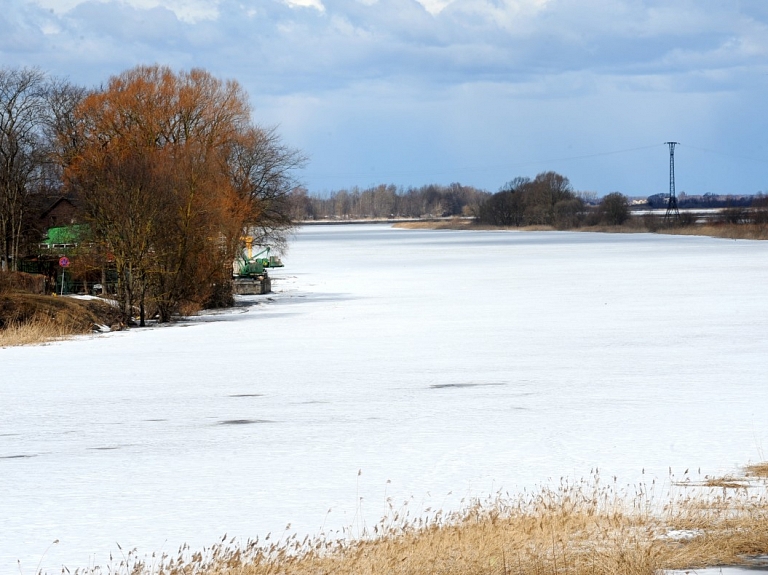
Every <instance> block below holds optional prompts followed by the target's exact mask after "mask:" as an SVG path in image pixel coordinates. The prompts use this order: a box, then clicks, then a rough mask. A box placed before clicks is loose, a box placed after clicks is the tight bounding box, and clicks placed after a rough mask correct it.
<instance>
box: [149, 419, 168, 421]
mask: <svg viewBox="0 0 768 575" xmlns="http://www.w3.org/2000/svg"><path fill="white" fill-rule="evenodd" d="M144 421H168V420H167V419H145V420H144Z"/></svg>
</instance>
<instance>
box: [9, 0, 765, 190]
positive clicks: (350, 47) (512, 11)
mask: <svg viewBox="0 0 768 575" xmlns="http://www.w3.org/2000/svg"><path fill="white" fill-rule="evenodd" d="M154 63H159V64H167V65H169V66H171V67H173V68H175V69H188V68H191V67H202V68H205V69H207V70H208V71H210V72H212V73H213V74H214V75H216V76H219V77H222V78H234V79H236V80H238V81H239V82H240V83H241V84H242V85H243V86H244V87H245V89H246V90H247V91H248V93H249V94H250V97H251V101H252V105H253V117H254V120H255V121H256V122H257V123H259V124H263V125H278V126H279V132H280V134H281V135H282V137H283V140H284V141H285V142H286V143H287V144H289V145H291V146H293V147H297V148H300V149H302V150H303V151H304V152H305V153H306V154H307V155H308V156H309V157H310V163H309V164H308V166H307V168H306V169H305V170H304V171H303V173H302V174H301V177H302V179H303V181H304V182H305V183H306V185H307V186H308V188H309V189H310V191H311V192H323V191H329V190H334V189H340V188H342V187H350V186H355V185H357V186H362V187H366V186H369V185H373V184H378V183H394V184H397V185H403V186H409V185H413V186H420V185H423V184H427V183H443V184H448V183H451V182H460V183H462V184H467V185H474V186H478V187H482V188H485V189H488V190H491V191H496V190H497V189H498V188H499V187H500V186H501V185H502V184H504V182H506V181H508V180H511V179H512V178H514V177H515V176H530V177H533V176H535V175H536V174H537V173H539V172H541V171H546V170H555V171H558V172H560V173H561V174H563V175H565V176H567V177H568V178H570V180H571V182H572V183H573V185H574V187H575V188H576V189H578V190H584V191H594V192H597V193H599V194H600V195H603V194H606V193H609V192H612V191H617V190H618V191H621V192H623V193H625V194H628V195H639V196H642V195H649V194H652V193H658V192H665V191H667V190H668V186H669V183H668V182H669V180H668V178H669V171H668V170H669V162H668V160H669V151H668V148H667V147H666V146H665V145H664V142H666V141H669V140H675V141H679V142H680V143H681V145H680V146H679V147H678V148H677V149H676V154H675V159H676V168H677V169H676V179H677V191H678V192H681V191H685V192H687V193H691V194H699V193H707V192H711V193H755V192H757V191H768V0H674V1H672V0H663V1H662V0H122V1H119V0H2V10H0V65H3V66H38V67H40V68H41V69H43V70H45V71H47V72H50V73H51V74H54V75H60V76H68V77H69V78H70V79H71V80H72V81H74V82H76V83H79V84H83V85H86V86H95V85H98V84H100V83H104V82H106V80H107V79H108V78H109V77H110V76H111V75H114V74H118V73H120V72H121V71H123V70H125V69H126V68H130V67H132V66H134V65H136V64H154Z"/></svg>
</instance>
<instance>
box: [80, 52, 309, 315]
mask: <svg viewBox="0 0 768 575" xmlns="http://www.w3.org/2000/svg"><path fill="white" fill-rule="evenodd" d="M74 125H75V126H76V130H77V134H76V138H74V140H75V141H76V142H77V143H78V144H77V150H76V152H75V153H74V154H72V153H70V155H69V160H68V164H67V165H66V166H65V181H66V183H67V185H68V186H70V187H71V188H72V189H73V191H75V192H77V193H79V194H80V197H81V198H82V202H83V205H84V208H85V212H86V215H87V217H88V219H89V221H90V222H91V225H92V229H93V232H94V237H95V238H96V241H99V242H102V243H103V244H104V247H105V248H106V249H107V250H108V251H109V252H110V253H111V254H112V255H113V257H114V262H115V265H116V267H117V272H118V294H119V297H120V300H121V303H122V305H123V306H124V308H123V309H124V311H125V314H126V316H129V317H130V316H131V315H133V310H134V309H135V308H136V307H138V309H139V315H140V317H141V322H142V324H143V322H144V315H145V308H146V307H147V305H148V304H151V306H152V307H153V309H154V310H156V312H157V313H158V314H159V318H160V320H161V321H167V320H169V319H170V317H171V316H172V314H174V313H176V312H177V311H179V309H180V308H189V307H191V306H201V305H204V304H205V303H206V302H208V301H209V300H211V298H212V296H213V295H214V294H219V297H220V294H221V293H222V289H221V288H222V286H226V285H228V283H229V280H230V276H231V262H232V260H233V258H234V257H235V254H236V251H237V250H238V249H239V246H240V238H241V236H242V235H243V233H244V232H245V231H246V230H247V229H250V228H252V227H256V228H259V229H262V228H263V229H265V230H266V234H267V235H268V236H271V237H272V238H273V239H276V240H280V239H281V238H283V237H284V234H285V231H286V230H287V229H288V228H289V226H290V220H289V219H288V218H287V209H288V208H287V205H286V206H285V210H282V207H281V204H280V201H281V199H282V198H286V197H287V196H288V195H289V193H290V191H291V189H292V188H293V187H295V182H294V177H293V171H294V169H295V168H298V167H301V165H302V164H303V162H304V159H303V156H302V155H301V154H300V153H299V152H297V151H295V150H292V149H290V148H287V147H285V146H283V145H282V144H281V143H280V140H279V138H278V137H277V135H276V134H275V132H274V130H270V129H263V128H260V127H257V126H255V125H253V124H252V122H251V118H250V109H249V105H248V102H247V96H246V94H245V92H244V91H243V89H242V88H241V87H240V86H239V84H238V83H237V82H234V81H222V80H219V79H217V78H215V77H213V76H212V75H211V74H209V73H208V72H206V71H204V70H199V69H193V70H191V71H187V72H174V71H172V70H171V69H170V68H167V67H162V66H138V67H136V68H133V69H131V70H128V71H126V72H123V73H122V74H120V75H119V76H116V77H113V78H111V79H110V81H109V83H108V84H107V86H106V87H104V88H103V89H100V90H97V91H94V92H92V93H90V94H89V95H87V96H86V97H85V98H84V99H83V100H82V102H81V103H80V105H79V106H78V107H77V108H76V109H75V111H74ZM70 139H72V138H71V136H70ZM281 210H282V211H281ZM225 292H226V290H225Z"/></svg>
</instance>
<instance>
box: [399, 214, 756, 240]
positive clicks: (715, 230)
mask: <svg viewBox="0 0 768 575" xmlns="http://www.w3.org/2000/svg"><path fill="white" fill-rule="evenodd" d="M393 227H396V228H402V229H409V230H514V231H521V232H530V231H556V228H554V227H552V226H522V227H514V226H513V227H505V226H491V225H487V224H477V223H475V221H474V220H473V219H471V218H454V219H450V220H423V221H410V222H398V223H394V226H393ZM563 231H569V232H592V233H623V234H636V233H657V234H669V235H679V236H709V237H713V238H725V239H733V240H768V225H759V224H729V223H702V224H698V223H695V224H691V225H686V226H678V225H672V226H664V225H661V224H660V223H659V222H657V221H651V223H650V225H649V221H647V220H644V219H639V218H638V219H631V220H629V221H628V222H627V223H626V224H624V225H621V226H605V225H600V226H584V227H580V228H572V229H568V230H563Z"/></svg>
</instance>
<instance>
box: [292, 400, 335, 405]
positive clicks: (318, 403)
mask: <svg viewBox="0 0 768 575" xmlns="http://www.w3.org/2000/svg"><path fill="white" fill-rule="evenodd" d="M326 403H331V402H330V401H320V400H317V399H315V400H310V401H299V402H298V403H296V405H324V404H326Z"/></svg>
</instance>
